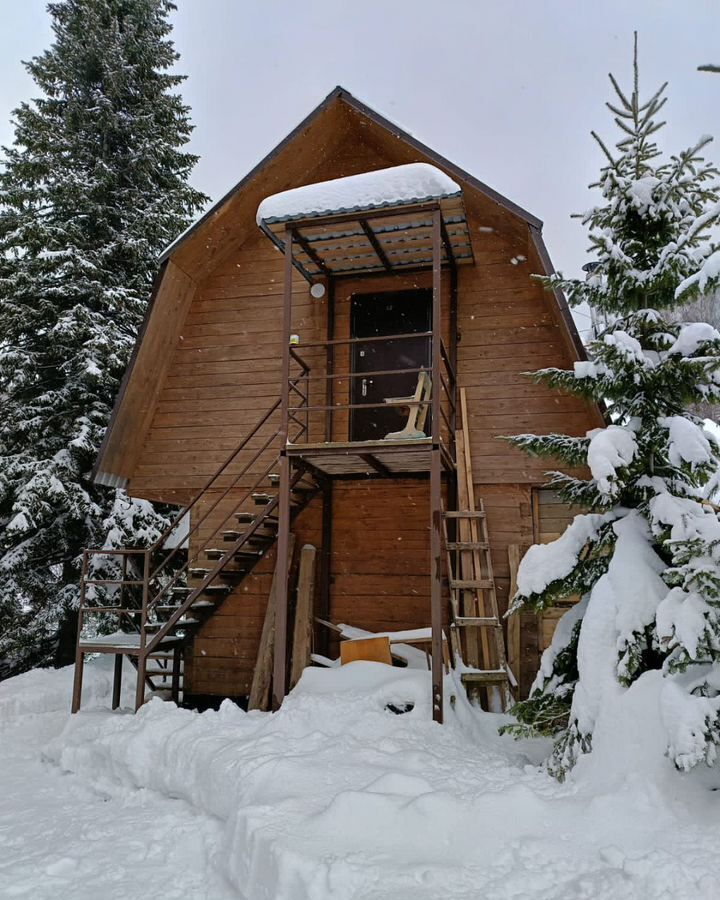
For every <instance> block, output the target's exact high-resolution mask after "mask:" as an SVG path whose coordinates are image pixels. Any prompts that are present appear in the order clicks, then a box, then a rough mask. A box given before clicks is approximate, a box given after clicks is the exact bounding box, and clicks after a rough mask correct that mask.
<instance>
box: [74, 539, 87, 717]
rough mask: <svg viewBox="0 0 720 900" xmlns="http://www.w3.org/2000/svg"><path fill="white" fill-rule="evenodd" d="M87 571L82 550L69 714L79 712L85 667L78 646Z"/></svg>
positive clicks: (85, 552) (85, 557)
mask: <svg viewBox="0 0 720 900" xmlns="http://www.w3.org/2000/svg"><path fill="white" fill-rule="evenodd" d="M87 571H88V552H87V550H83V558H82V569H81V572H80V608H79V609H78V625H77V643H76V644H75V672H74V673H73V694H72V705H71V707H70V712H73V713H76V712H79V711H80V703H81V701H82V683H83V668H84V667H85V654H84V653H83V652H82V648H81V646H80V635H81V634H82V627H83V609H84V608H85V582H86V580H87Z"/></svg>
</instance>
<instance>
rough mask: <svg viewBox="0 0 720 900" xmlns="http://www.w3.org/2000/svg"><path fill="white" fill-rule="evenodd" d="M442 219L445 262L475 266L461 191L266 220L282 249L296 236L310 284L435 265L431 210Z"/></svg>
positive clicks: (296, 254) (297, 260) (298, 259)
mask: <svg viewBox="0 0 720 900" xmlns="http://www.w3.org/2000/svg"><path fill="white" fill-rule="evenodd" d="M438 208H439V209H440V211H441V215H442V264H443V265H462V264H467V263H472V262H473V252H472V244H471V242H470V233H469V231H468V224H467V216H466V214H465V205H464V203H463V197H462V192H461V191H458V192H457V193H454V194H452V195H445V196H442V197H432V198H427V199H426V200H422V201H417V200H416V201H413V202H410V203H405V202H400V203H393V204H384V205H383V206H382V207H378V206H367V207H353V208H350V209H338V210H335V211H333V212H332V213H331V214H322V215H311V216H284V217H273V218H269V219H262V220H261V221H260V223H259V224H260V228H261V229H262V231H263V232H264V233H265V234H266V235H267V236H268V237H269V238H270V240H271V241H272V242H273V244H275V246H276V247H278V249H280V250H282V251H284V250H285V232H286V230H287V229H290V230H291V231H292V233H293V264H294V266H295V268H296V269H297V270H298V271H299V272H300V273H301V274H302V275H303V277H304V278H306V279H307V280H308V281H309V282H311V283H312V282H314V281H317V280H318V279H321V278H327V277H333V278H340V277H350V276H355V275H362V274H379V273H383V272H384V273H388V274H399V273H402V272H407V271H414V270H418V269H426V268H429V267H430V266H432V211H433V210H434V209H438Z"/></svg>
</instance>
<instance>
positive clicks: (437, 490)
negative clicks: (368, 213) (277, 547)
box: [430, 209, 443, 723]
mask: <svg viewBox="0 0 720 900" xmlns="http://www.w3.org/2000/svg"><path fill="white" fill-rule="evenodd" d="M440 242H441V212H440V210H439V209H435V210H434V211H433V230H432V253H433V257H432V258H433V267H432V289H433V297H432V309H433V318H432V332H433V333H432V382H433V385H432V407H431V408H432V450H431V456H430V624H431V633H432V707H433V719H434V721H435V722H439V723H442V720H443V646H442V644H443V641H442V540H441V533H442V471H441V465H442V461H441V457H440V395H441V391H440V365H441V360H440V340H441V335H442V330H441V295H440V287H441V285H440V266H441V249H440Z"/></svg>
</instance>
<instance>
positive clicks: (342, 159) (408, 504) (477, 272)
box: [129, 134, 600, 696]
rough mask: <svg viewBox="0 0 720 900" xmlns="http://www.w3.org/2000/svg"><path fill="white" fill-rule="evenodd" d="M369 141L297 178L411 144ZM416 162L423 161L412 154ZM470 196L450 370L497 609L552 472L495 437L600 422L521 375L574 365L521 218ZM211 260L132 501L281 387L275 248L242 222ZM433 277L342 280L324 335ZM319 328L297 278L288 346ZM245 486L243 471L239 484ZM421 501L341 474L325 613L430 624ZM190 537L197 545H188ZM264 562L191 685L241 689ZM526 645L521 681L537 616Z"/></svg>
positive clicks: (313, 535)
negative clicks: (375, 302)
mask: <svg viewBox="0 0 720 900" xmlns="http://www.w3.org/2000/svg"><path fill="white" fill-rule="evenodd" d="M380 143H381V142H380ZM380 143H379V142H378V141H375V142H373V141H370V140H369V139H368V140H365V136H364V135H363V138H361V139H359V138H358V136H357V134H354V135H353V134H351V136H350V138H348V139H347V140H346V141H345V143H340V144H339V145H338V144H335V150H334V153H333V154H332V155H330V156H328V157H326V158H325V160H324V161H321V164H320V166H319V167H317V168H315V169H314V170H312V171H310V170H309V169H307V168H306V169H303V173H302V175H301V176H299V178H298V181H297V183H303V182H305V181H312V180H317V179H321V178H330V177H338V176H340V175H344V174H352V173H353V172H357V171H365V170H368V169H372V168H378V167H382V166H387V165H394V164H397V163H400V162H409V161H412V159H411V157H412V153H410V151H408V150H407V149H402V148H400V149H399V148H398V146H396V145H393V144H392V142H391V141H390V140H389V139H388V142H387V143H386V144H383V146H380ZM408 154H410V155H409V156H408ZM414 158H415V159H420V158H421V157H420V156H419V155H418V154H417V153H415V156H414ZM465 202H466V205H467V211H468V217H469V223H470V232H471V236H472V241H473V250H474V254H475V260H476V264H475V265H474V266H467V267H462V268H461V269H460V270H459V272H458V328H459V343H458V375H459V382H460V384H461V385H463V386H464V387H465V388H466V390H467V397H468V409H469V417H470V434H471V446H472V454H473V464H474V472H475V481H476V494H477V496H479V497H482V499H483V500H484V502H485V504H486V507H487V510H488V522H489V531H490V536H491V541H492V550H493V559H494V565H495V571H496V573H497V576H498V595H499V602H500V607H501V611H504V609H505V608H506V606H507V594H508V578H509V573H508V564H507V545H508V544H509V543H518V544H528V543H530V542H531V541H532V537H533V516H532V511H531V509H532V504H531V489H532V487H533V486H538V485H540V484H542V483H543V482H544V480H545V475H544V473H545V471H546V470H547V468H548V465H547V462H545V461H537V460H532V459H529V458H528V457H527V456H525V454H523V453H521V452H520V451H516V450H512V449H510V448H509V447H508V446H507V444H506V443H505V442H503V441H502V440H501V436H503V435H509V434H516V433H520V432H525V431H532V432H539V433H543V432H549V431H554V430H559V431H563V432H569V433H573V434H581V433H584V432H585V431H586V430H587V429H589V428H591V427H594V426H596V425H598V424H599V423H600V418H599V413H598V411H597V410H596V409H595V408H594V407H590V406H588V405H587V404H585V403H584V402H582V401H580V400H576V399H573V398H568V397H566V396H564V395H562V394H560V393H559V392H553V391H549V390H547V389H546V388H545V387H543V386H540V385H535V384H533V383H532V381H531V380H530V379H528V378H527V377H526V376H525V375H524V374H523V373H524V372H527V371H529V370H533V369H536V368H540V367H544V366H560V367H568V366H570V365H571V364H572V361H573V359H574V351H573V347H572V341H570V340H569V339H568V334H567V331H566V329H565V328H564V327H563V324H562V320H561V316H560V313H559V310H558V307H557V304H556V302H555V300H554V298H553V297H552V296H550V295H547V294H546V293H544V292H543V290H542V289H541V288H540V287H539V286H538V285H537V284H535V283H534V282H533V281H531V279H530V274H531V273H532V272H537V271H540V270H541V261H540V260H539V259H538V256H537V251H536V248H535V244H534V242H533V240H532V238H531V234H530V231H529V229H528V227H527V225H526V224H525V223H523V222H521V221H520V220H518V219H517V218H516V217H514V216H513V215H511V214H510V213H509V212H507V211H505V210H503V209H502V208H500V207H499V206H498V205H497V204H495V203H493V202H492V201H491V200H489V199H488V198H487V197H485V196H483V195H481V194H480V193H479V192H477V191H474V190H472V189H470V188H466V190H465ZM243 233H245V232H243ZM193 247H194V248H196V247H197V242H195V243H194V244H193ZM188 252H189V251H188ZM218 258H219V257H216V266H215V268H214V269H212V271H209V272H208V271H206V267H203V271H202V272H201V275H202V277H200V278H199V280H198V285H197V289H196V290H195V292H194V294H193V296H192V298H191V302H190V303H189V305H188V308H187V311H186V312H185V314H184V315H181V316H180V318H181V319H182V321H181V322H180V324H179V334H177V336H176V338H175V340H174V350H173V352H172V353H171V354H169V355H168V362H167V369H166V371H165V372H164V374H163V376H162V378H161V379H160V381H159V382H158V384H157V391H158V395H157V404H156V406H155V409H154V413H153V415H152V421H151V423H150V424H149V427H148V429H147V431H146V434H145V435H144V445H143V447H142V449H141V451H140V452H139V453H138V456H137V461H136V463H135V465H134V469H133V471H132V477H131V479H130V484H129V491H130V493H131V494H133V495H134V496H139V497H146V498H149V499H152V500H158V501H165V502H170V503H186V502H188V501H189V500H190V499H191V498H192V496H193V495H194V493H195V492H196V491H197V490H198V489H199V488H200V487H201V485H202V484H203V482H204V481H205V480H206V479H207V478H208V477H209V476H210V475H211V474H212V473H213V472H214V471H215V470H216V469H217V468H218V466H219V465H220V463H221V462H222V460H223V459H224V458H225V457H226V456H227V454H228V453H229V452H230V451H231V450H232V449H233V448H234V447H236V446H237V445H238V444H239V442H240V441H241V440H242V438H243V437H244V435H245V434H246V433H247V432H248V431H249V430H250V429H251V428H252V426H253V425H254V424H255V422H256V421H257V420H258V419H259V418H260V417H261V415H262V414H263V413H264V412H265V411H266V410H267V409H268V408H269V407H270V406H271V405H272V403H273V402H274V401H275V400H276V399H277V397H278V396H279V391H280V385H279V374H280V350H281V338H280V321H281V305H282V258H281V256H280V254H279V253H278V252H277V251H276V250H275V249H274V248H273V247H272V246H271V244H270V243H269V241H268V240H267V239H266V238H264V237H263V236H262V235H260V234H259V233H258V232H257V231H255V230H252V231H251V232H250V233H249V236H248V237H247V238H246V239H244V241H243V242H242V245H241V246H239V247H235V246H234V245H233V246H232V247H231V250H230V251H229V252H225V253H224V255H223V256H222V259H221V260H220V261H219V262H218V261H217V259H218ZM429 284H430V276H429V273H428V274H427V275H426V274H421V275H418V276H412V277H410V276H404V277H402V278H400V277H398V278H393V279H391V278H388V277H386V276H385V277H381V278H372V279H365V280H363V281H355V282H350V281H346V282H341V283H339V285H338V289H337V293H336V337H344V336H347V335H348V329H349V306H350V297H351V295H352V293H353V292H354V291H359V290H362V291H375V290H388V289H391V288H393V289H395V288H396V289H399V290H401V289H406V288H412V287H428V286H429ZM443 286H444V290H443V310H444V315H443V332H444V334H445V338H446V340H447V341H448V343H449V338H450V335H449V278H448V277H447V275H446V274H445V273H444V276H443ZM326 322H327V295H326V296H325V297H324V298H323V299H322V300H313V299H312V298H311V297H310V294H309V291H308V286H307V284H306V282H305V281H303V280H302V279H301V278H300V276H299V275H297V274H295V276H294V281H293V324H292V330H293V332H294V333H297V334H298V335H299V336H300V339H301V342H314V341H320V340H323V339H324V338H325V336H326ZM302 353H303V356H305V358H306V359H307V361H308V362H309V363H310V364H311V366H312V369H313V372H323V371H324V352H323V351H320V350H317V349H316V350H307V351H302ZM348 364H349V360H348V353H347V348H339V349H338V351H337V352H336V359H335V367H336V371H338V372H340V371H348ZM347 389H348V385H347V383H346V382H345V383H341V384H339V385H338V386H337V388H336V400H341V399H344V398H346V396H347ZM311 402H312V403H313V404H323V403H324V383H323V382H315V383H313V388H312V390H311ZM274 427H275V426H274V425H273V424H270V425H268V427H267V428H266V429H265V430H264V431H263V433H262V434H261V435H258V437H257V438H256V439H255V440H254V441H253V442H252V443H251V444H250V445H249V447H248V448H247V451H246V452H244V453H243V454H242V455H241V457H240V459H239V460H238V465H241V464H242V463H243V462H245V461H246V460H247V459H248V458H249V456H250V453H251V452H252V451H253V450H254V449H255V448H257V447H259V446H260V441H261V440H262V439H263V437H264V436H265V435H270V434H272V432H273V430H274ZM311 427H312V428H313V429H314V432H315V434H316V435H319V437H318V439H322V438H323V437H324V421H323V416H322V414H313V415H312V416H311ZM333 436H334V438H335V439H343V438H346V437H347V413H338V414H336V416H335V419H334V430H333ZM271 460H272V454H271V453H270V452H269V451H268V453H266V454H265V455H264V456H263V457H262V458H261V459H260V460H259V461H258V463H257V464H256V465H255V466H254V467H253V471H254V472H255V473H259V472H261V471H262V470H263V468H264V467H265V466H267V465H269V464H270V461H271ZM249 484H250V482H249V480H247V479H246V480H245V482H244V483H243V484H241V485H239V486H238V490H240V489H242V488H247V487H248V486H249ZM427 493H428V485H427V482H424V481H421V480H412V481H410V480H408V481H398V482H385V481H378V480H373V481H372V482H358V483H347V482H338V483H336V485H335V489H334V502H333V509H334V526H333V559H332V586H331V610H330V614H331V616H332V617H333V619H334V620H335V621H345V622H347V623H349V624H352V625H356V626H359V627H363V628H367V629H369V630H384V629H401V628H410V627H423V626H426V625H428V624H429V577H428V574H427V573H428V571H429V504H428V498H427ZM238 496H239V494H238V493H237V492H233V493H232V494H231V495H230V497H229V498H228V501H227V503H225V504H223V505H222V507H221V509H219V510H218V511H217V513H216V514H214V515H213V516H212V517H211V518H210V519H209V520H208V523H207V527H204V528H203V529H202V530H201V533H200V535H198V540H207V539H208V537H209V536H210V534H211V533H212V531H213V529H216V528H218V527H219V525H220V523H221V521H222V518H223V517H224V515H226V514H227V513H228V512H229V511H230V506H229V504H232V503H234V502H236V501H237V498H238ZM208 502H209V500H208ZM201 508H202V507H201ZM294 530H295V533H296V535H297V538H298V546H301V545H302V544H303V543H305V542H311V543H314V544H315V545H316V546H318V547H319V546H320V503H319V501H314V502H313V504H312V505H311V506H310V507H309V508H308V509H306V510H305V511H304V512H303V513H302V515H301V516H300V517H299V519H298V520H297V522H296V524H295V528H294ZM197 546H198V544H197V543H195V542H193V545H192V547H191V550H192V549H193V548H196V547H197ZM273 566H274V554H272V553H271V554H270V555H269V556H268V558H267V559H266V560H264V561H263V563H262V564H261V565H260V566H258V568H257V569H256V571H255V573H254V574H253V575H252V576H251V577H250V578H248V579H246V580H245V581H244V582H243V583H242V584H241V585H240V586H239V587H238V588H237V589H236V590H235V592H234V593H233V594H232V595H231V596H230V597H229V598H228V600H227V601H226V602H225V603H224V604H223V606H222V608H221V609H220V610H219V612H218V613H216V615H215V616H214V617H213V618H212V619H211V620H210V621H208V622H207V623H206V624H205V625H204V627H203V628H202V630H201V631H200V633H199V635H198V637H197V639H196V640H195V642H194V649H193V658H192V659H191V660H188V663H187V678H186V689H187V690H188V691H189V692H192V693H196V694H219V695H228V696H241V695H243V694H246V693H247V691H248V689H249V683H250V679H251V676H252V667H253V664H254V661H255V658H256V654H257V645H258V640H259V635H260V630H261V627H262V621H263V616H264V611H265V604H266V600H267V594H268V591H269V586H270V580H271V573H272V569H273ZM521 641H522V665H521V672H520V678H521V684H522V686H523V688H525V689H526V688H527V686H528V685H529V683H530V681H531V680H532V678H533V677H534V674H535V670H536V666H537V660H538V652H539V649H540V637H539V635H538V630H537V621H536V617H533V616H530V617H528V616H526V617H524V619H523V623H522V633H521Z"/></svg>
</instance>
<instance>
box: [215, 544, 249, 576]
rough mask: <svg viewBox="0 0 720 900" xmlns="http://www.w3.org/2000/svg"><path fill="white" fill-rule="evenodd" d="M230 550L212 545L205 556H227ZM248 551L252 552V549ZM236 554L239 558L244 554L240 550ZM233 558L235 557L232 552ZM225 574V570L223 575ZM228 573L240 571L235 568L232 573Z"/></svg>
mask: <svg viewBox="0 0 720 900" xmlns="http://www.w3.org/2000/svg"><path fill="white" fill-rule="evenodd" d="M229 552H230V551H229V550H221V549H220V548H219V547H212V548H211V549H210V550H206V551H205V556H207V558H208V559H222V558H223V556H225V555H226V554H227V553H229ZM248 552H250V551H248ZM234 556H235V557H236V558H239V557H240V556H242V554H241V553H240V552H239V551H238V553H235V554H234ZM232 558H233V554H231V556H230V559H232ZM224 574H225V572H223V575H224ZM228 574H233V575H236V574H240V573H239V572H237V571H234V570H233V572H232V573H228Z"/></svg>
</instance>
